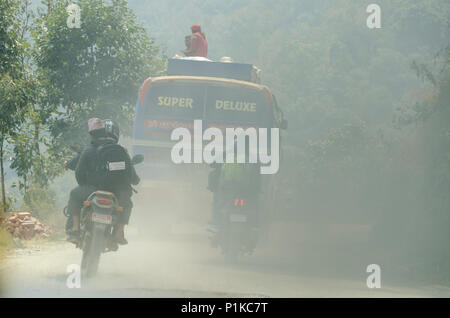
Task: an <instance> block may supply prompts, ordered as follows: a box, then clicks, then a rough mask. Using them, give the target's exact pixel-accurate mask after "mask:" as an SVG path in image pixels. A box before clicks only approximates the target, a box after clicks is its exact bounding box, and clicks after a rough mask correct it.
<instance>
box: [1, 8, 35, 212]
mask: <svg viewBox="0 0 450 318" xmlns="http://www.w3.org/2000/svg"><path fill="white" fill-rule="evenodd" d="M23 10H24V7H23V6H21V3H20V2H19V1H15V0H6V1H2V2H0V16H1V19H0V114H1V115H0V174H1V187H2V193H1V198H2V201H1V207H2V208H1V212H0V213H4V212H6V209H7V198H6V191H5V171H4V159H5V153H6V147H7V141H8V140H9V139H10V138H11V137H12V136H14V134H16V133H17V131H18V130H19V129H20V127H19V125H20V124H21V123H22V122H23V119H24V113H25V112H24V108H25V107H26V106H27V105H28V104H29V103H30V99H31V97H32V91H33V90H32V85H31V83H30V82H28V80H27V76H26V70H25V69H24V67H23V66H24V63H23V62H24V54H25V51H26V47H27V45H26V43H25V41H24V38H23V35H24V26H23V24H22V22H23V21H21V19H20V17H21V14H22V13H23ZM1 216H2V214H0V217H1Z"/></svg>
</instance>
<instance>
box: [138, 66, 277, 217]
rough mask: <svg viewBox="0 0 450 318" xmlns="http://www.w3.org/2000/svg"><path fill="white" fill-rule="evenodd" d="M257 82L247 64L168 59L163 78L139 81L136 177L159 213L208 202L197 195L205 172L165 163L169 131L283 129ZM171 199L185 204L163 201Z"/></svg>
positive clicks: (206, 168)
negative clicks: (199, 126) (139, 159)
mask: <svg viewBox="0 0 450 318" xmlns="http://www.w3.org/2000/svg"><path fill="white" fill-rule="evenodd" d="M259 82H260V80H259V70H258V69H257V68H256V67H254V66H253V65H250V64H240V63H222V62H212V61H209V60H201V61H198V60H189V59H171V60H169V61H168V70H167V75H164V76H158V77H153V78H147V79H146V80H145V81H144V83H143V84H142V86H141V88H140V90H139V96H138V99H137V103H136V119H135V122H134V127H133V129H134V131H133V153H134V154H137V153H139V154H143V155H144V157H145V160H144V163H143V164H142V165H140V167H138V173H139V175H140V177H141V180H142V186H140V191H144V192H145V197H146V198H149V197H152V198H153V201H152V202H153V203H154V202H155V200H156V201H163V202H158V206H162V207H164V206H165V207H168V206H169V205H170V204H173V203H174V202H173V201H177V202H180V201H184V202H183V203H180V206H179V207H174V208H167V209H168V210H171V211H174V210H179V209H184V208H186V207H187V206H189V205H190V204H192V203H193V202H194V200H193V199H192V198H194V197H196V198H197V200H196V201H202V200H205V199H206V200H208V199H207V198H205V196H200V197H198V194H199V193H202V192H203V193H204V192H205V191H206V188H207V181H208V172H209V171H210V168H209V166H208V165H206V164H193V163H192V164H175V163H173V162H172V160H171V150H172V147H173V146H174V144H176V141H172V140H171V138H170V136H171V133H172V131H173V130H174V129H175V128H179V127H183V128H186V129H188V130H190V131H191V132H192V130H193V124H194V120H202V123H203V126H202V127H203V130H204V129H206V128H209V127H218V128H219V129H222V130H224V129H225V128H228V127H232V128H237V127H242V128H244V129H246V128H248V127H255V128H282V129H283V128H286V127H285V126H286V120H285V119H284V118H283V113H282V111H281V109H280V108H279V107H278V105H277V102H276V98H275V96H274V95H273V94H272V93H271V92H270V90H269V88H268V87H266V86H264V85H261V84H260V83H259ZM206 193H207V192H206ZM174 197H177V198H179V199H180V198H181V197H183V199H185V200H169V199H168V198H174ZM192 209H195V207H193V208H192ZM173 213H174V212H170V213H169V214H171V215H172V214H173Z"/></svg>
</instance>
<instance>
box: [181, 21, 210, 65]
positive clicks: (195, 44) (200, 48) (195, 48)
mask: <svg viewBox="0 0 450 318" xmlns="http://www.w3.org/2000/svg"><path fill="white" fill-rule="evenodd" d="M191 31H192V36H191V45H190V47H189V49H187V50H183V51H182V52H183V53H184V54H185V55H186V56H201V57H206V56H207V55H208V41H207V40H206V36H205V34H204V33H202V28H201V26H200V25H198V24H194V25H193V26H191ZM185 40H186V39H185Z"/></svg>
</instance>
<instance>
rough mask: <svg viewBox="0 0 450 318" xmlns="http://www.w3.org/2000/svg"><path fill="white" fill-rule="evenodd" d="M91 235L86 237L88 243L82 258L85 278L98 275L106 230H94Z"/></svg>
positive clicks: (82, 271)
mask: <svg viewBox="0 0 450 318" xmlns="http://www.w3.org/2000/svg"><path fill="white" fill-rule="evenodd" d="M91 235H92V236H90V237H86V239H87V240H88V241H87V242H86V244H85V245H84V248H83V256H82V258H81V274H82V275H83V276H84V277H93V276H95V275H96V274H97V271H98V265H99V262H100V255H101V254H102V251H103V242H104V230H102V229H96V228H94V229H93V230H92V234H91Z"/></svg>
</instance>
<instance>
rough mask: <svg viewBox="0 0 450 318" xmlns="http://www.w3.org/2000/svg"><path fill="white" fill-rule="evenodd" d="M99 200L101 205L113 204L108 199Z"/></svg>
mask: <svg viewBox="0 0 450 318" xmlns="http://www.w3.org/2000/svg"><path fill="white" fill-rule="evenodd" d="M97 202H98V203H99V204H101V205H111V201H109V200H106V199H98V200H97Z"/></svg>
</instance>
